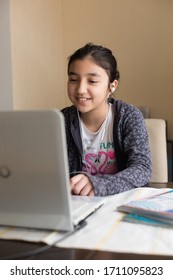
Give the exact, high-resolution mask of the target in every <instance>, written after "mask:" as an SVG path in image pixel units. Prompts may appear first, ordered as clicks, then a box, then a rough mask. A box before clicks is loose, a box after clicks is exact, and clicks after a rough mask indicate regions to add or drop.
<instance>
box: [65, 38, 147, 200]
mask: <svg viewBox="0 0 173 280" xmlns="http://www.w3.org/2000/svg"><path fill="white" fill-rule="evenodd" d="M118 80H119V72H118V70H117V62H116V59H115V57H114V56H113V54H112V52H111V50H109V49H107V48H105V47H102V46H98V45H93V44H91V43H90V44H86V45H85V46H84V47H82V48H80V49H78V50H77V51H76V52H75V53H74V54H72V55H71V56H70V58H69V62H68V96H69V99H70V100H71V102H72V103H73V105H72V106H71V107H67V108H64V109H63V110H62V112H63V114H64V117H65V125H66V135H67V147H68V159H69V169H70V177H71V179H70V184H71V192H72V193H73V194H76V195H85V196H86V195H88V196H94V195H95V196H106V195H113V194H117V193H120V192H123V191H127V190H130V189H133V188H137V187H141V186H144V185H146V184H147V183H148V182H149V179H150V177H151V155H150V149H149V142H148V135H147V131H146V127H145V123H144V119H143V116H142V114H141V112H140V111H139V110H138V109H137V108H136V107H134V106H133V105H130V104H126V103H124V102H122V101H120V100H115V99H113V98H110V95H111V94H112V93H113V92H114V91H115V89H116V88H117V85H118Z"/></svg>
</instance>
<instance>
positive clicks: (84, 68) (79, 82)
mask: <svg viewBox="0 0 173 280" xmlns="http://www.w3.org/2000/svg"><path fill="white" fill-rule="evenodd" d="M68 76H69V77H68V96H69V99H70V101H71V102H72V103H73V104H74V105H75V106H76V108H77V109H78V110H79V111H80V112H81V114H82V113H89V112H92V111H95V112H101V111H102V110H103V109H104V110H106V108H107V98H108V96H109V94H110V83H109V77H108V75H107V73H106V71H105V70H104V69H103V68H102V67H100V66H98V65H97V64H96V63H95V62H94V61H93V60H92V58H89V57H86V58H85V59H83V60H75V61H74V62H72V63H71V65H70V67H69V75H68ZM100 110H101V111H100Z"/></svg>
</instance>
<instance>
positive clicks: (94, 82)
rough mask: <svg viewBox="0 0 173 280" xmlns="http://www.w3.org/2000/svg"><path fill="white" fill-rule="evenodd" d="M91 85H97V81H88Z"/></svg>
mask: <svg viewBox="0 0 173 280" xmlns="http://www.w3.org/2000/svg"><path fill="white" fill-rule="evenodd" d="M89 82H90V83H91V84H97V83H98V81H96V80H90V81H89Z"/></svg>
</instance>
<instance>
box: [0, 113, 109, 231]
mask: <svg viewBox="0 0 173 280" xmlns="http://www.w3.org/2000/svg"><path fill="white" fill-rule="evenodd" d="M73 199H74V205H73V201H72V200H73ZM103 202H104V198H100V197H80V196H71V194H70V186H69V170H68V161H67V147H66V137H65V127H64V118H63V115H62V113H61V112H60V111H59V110H34V111H8V112H0V225H8V226H19V227H29V228H40V229H53V230H63V231H71V230H73V229H74V227H75V226H76V225H77V224H78V223H80V221H81V219H82V220H84V219H85V218H86V217H87V216H89V215H90V214H91V213H92V212H94V211H95V210H96V209H98V208H99V207H100V206H101V205H102V204H103ZM73 207H75V210H74V213H72V208H73ZM76 208H81V211H82V212H81V211H80V209H79V210H77V209H76Z"/></svg>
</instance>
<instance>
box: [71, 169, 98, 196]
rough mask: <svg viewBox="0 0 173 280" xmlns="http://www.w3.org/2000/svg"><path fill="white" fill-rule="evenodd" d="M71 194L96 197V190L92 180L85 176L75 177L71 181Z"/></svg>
mask: <svg viewBox="0 0 173 280" xmlns="http://www.w3.org/2000/svg"><path fill="white" fill-rule="evenodd" d="M70 185H71V193H72V194H76V195H83V196H84V195H88V196H94V188H93V185H92V183H91V181H90V179H89V178H88V177H87V176H86V175H84V174H78V175H75V176H74V177H72V178H71V179H70Z"/></svg>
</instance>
